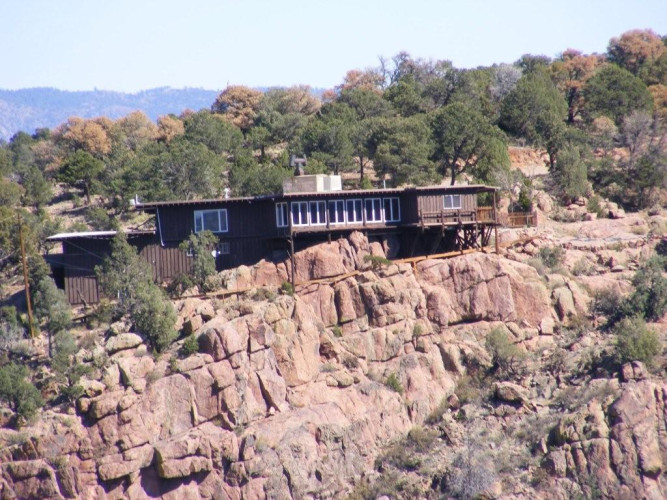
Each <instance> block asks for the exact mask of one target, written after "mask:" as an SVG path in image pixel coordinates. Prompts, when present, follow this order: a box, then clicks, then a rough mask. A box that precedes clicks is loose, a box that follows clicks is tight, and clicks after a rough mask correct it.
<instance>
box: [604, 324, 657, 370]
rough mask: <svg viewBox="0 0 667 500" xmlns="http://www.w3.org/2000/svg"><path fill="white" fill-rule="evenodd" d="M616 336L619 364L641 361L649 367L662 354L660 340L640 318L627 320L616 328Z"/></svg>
mask: <svg viewBox="0 0 667 500" xmlns="http://www.w3.org/2000/svg"><path fill="white" fill-rule="evenodd" d="M614 333H615V335H616V359H617V361H618V362H619V363H621V364H623V363H627V362H629V361H641V362H643V363H645V364H646V365H647V366H651V365H652V364H653V360H654V359H655V357H656V356H657V355H659V354H660V353H661V352H662V346H661V345H660V339H659V338H658V335H657V334H656V332H655V331H653V330H651V329H649V328H648V327H647V326H646V323H645V322H644V320H643V319H642V318H641V317H639V316H635V317H631V318H625V319H623V320H621V321H620V322H619V323H618V324H617V325H616V327H615V328H614Z"/></svg>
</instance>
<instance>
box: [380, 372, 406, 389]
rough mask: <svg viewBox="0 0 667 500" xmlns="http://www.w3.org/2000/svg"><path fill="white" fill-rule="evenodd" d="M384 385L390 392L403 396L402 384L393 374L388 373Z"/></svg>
mask: <svg viewBox="0 0 667 500" xmlns="http://www.w3.org/2000/svg"><path fill="white" fill-rule="evenodd" d="M384 385H386V386H387V387H389V388H390V389H391V390H392V391H394V392H397V393H399V394H403V384H401V381H400V380H399V378H398V376H397V375H396V374H395V373H390V374H389V376H388V377H387V379H386V380H385V381H384Z"/></svg>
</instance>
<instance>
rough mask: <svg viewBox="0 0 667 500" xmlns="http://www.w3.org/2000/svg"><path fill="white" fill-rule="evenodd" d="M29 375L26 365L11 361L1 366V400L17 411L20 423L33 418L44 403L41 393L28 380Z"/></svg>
mask: <svg viewBox="0 0 667 500" xmlns="http://www.w3.org/2000/svg"><path fill="white" fill-rule="evenodd" d="M27 377H28V369H27V368H26V367H25V366H20V365H17V364H16V363H9V364H7V365H5V366H2V367H0V400H3V401H5V402H6V403H7V404H8V405H9V407H10V408H11V409H12V410H14V411H15V412H16V415H17V417H18V420H19V424H20V423H21V421H27V420H29V419H30V418H32V416H33V415H34V414H35V413H36V412H37V410H38V409H39V408H41V407H42V406H43V405H44V400H43V399H42V396H41V394H40V393H39V391H38V390H37V388H36V387H35V386H34V385H32V384H31V383H30V382H29V381H27V380H26V378H27Z"/></svg>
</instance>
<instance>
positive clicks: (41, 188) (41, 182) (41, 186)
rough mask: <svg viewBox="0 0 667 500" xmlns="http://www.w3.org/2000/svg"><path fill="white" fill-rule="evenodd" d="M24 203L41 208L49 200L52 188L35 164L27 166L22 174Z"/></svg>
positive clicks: (51, 195)
mask: <svg viewBox="0 0 667 500" xmlns="http://www.w3.org/2000/svg"><path fill="white" fill-rule="evenodd" d="M22 184H23V189H24V190H25V191H24V194H23V196H24V200H23V201H24V205H32V206H33V207H35V208H41V207H43V206H44V205H45V204H46V203H48V202H49V201H51V198H52V197H53V189H52V187H51V184H50V183H49V182H48V181H47V180H46V179H45V178H44V175H43V174H42V172H41V171H40V170H39V169H38V168H37V167H35V166H32V167H30V168H28V170H27V171H26V172H25V174H24V175H23V182H22Z"/></svg>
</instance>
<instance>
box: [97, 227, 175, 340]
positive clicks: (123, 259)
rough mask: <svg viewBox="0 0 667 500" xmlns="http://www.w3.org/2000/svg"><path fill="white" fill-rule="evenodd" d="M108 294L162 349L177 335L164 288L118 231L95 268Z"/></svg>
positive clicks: (122, 311) (123, 235)
mask: <svg viewBox="0 0 667 500" xmlns="http://www.w3.org/2000/svg"><path fill="white" fill-rule="evenodd" d="M95 273H96V274H97V279H98V280H99V282H100V285H101V286H102V290H103V291H104V293H105V294H106V295H107V296H108V297H118V303H117V310H118V312H119V313H121V314H128V313H129V315H130V318H131V319H132V321H133V323H134V326H135V328H136V330H137V331H138V332H139V333H141V334H143V335H145V336H146V338H147V339H148V341H149V342H150V343H151V345H152V346H153V347H154V348H155V349H157V350H158V351H161V350H163V349H165V348H166V347H167V346H169V344H171V342H173V341H174V340H175V339H176V337H177V335H178V334H177V332H176V330H175V328H174V324H175V322H176V313H175V311H174V308H173V307H172V305H171V302H169V300H168V299H167V297H166V295H165V293H164V291H163V290H162V289H161V288H160V287H158V286H157V285H156V284H155V283H154V282H153V279H152V271H151V269H150V266H149V264H148V263H147V262H146V261H145V260H143V259H142V258H141V257H140V256H139V255H138V254H137V251H136V249H135V248H134V247H132V246H130V244H129V243H128V242H127V237H126V236H125V234H124V233H123V232H121V231H119V232H118V233H116V236H114V239H113V240H112V241H111V254H110V255H109V256H108V257H107V258H105V259H104V261H103V262H102V265H101V266H97V267H96V268H95Z"/></svg>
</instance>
